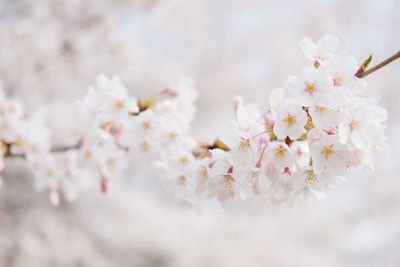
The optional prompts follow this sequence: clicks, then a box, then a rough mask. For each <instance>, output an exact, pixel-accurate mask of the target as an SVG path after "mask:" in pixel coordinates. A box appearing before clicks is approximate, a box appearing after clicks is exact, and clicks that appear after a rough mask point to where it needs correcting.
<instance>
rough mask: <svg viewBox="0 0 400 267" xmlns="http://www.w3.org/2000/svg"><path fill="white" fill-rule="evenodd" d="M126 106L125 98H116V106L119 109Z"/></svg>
mask: <svg viewBox="0 0 400 267" xmlns="http://www.w3.org/2000/svg"><path fill="white" fill-rule="evenodd" d="M124 106H125V101H124V100H121V99H118V100H115V102H114V107H116V108H117V109H122V108H123V107H124Z"/></svg>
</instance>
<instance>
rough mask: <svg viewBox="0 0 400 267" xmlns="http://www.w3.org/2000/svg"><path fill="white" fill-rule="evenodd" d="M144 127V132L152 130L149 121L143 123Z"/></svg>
mask: <svg viewBox="0 0 400 267" xmlns="http://www.w3.org/2000/svg"><path fill="white" fill-rule="evenodd" d="M142 127H143V129H144V130H149V129H150V128H151V123H150V122H148V121H144V122H143V123H142Z"/></svg>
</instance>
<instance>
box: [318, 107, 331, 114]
mask: <svg viewBox="0 0 400 267" xmlns="http://www.w3.org/2000/svg"><path fill="white" fill-rule="evenodd" d="M315 111H316V112H318V113H325V112H328V111H329V109H328V108H326V107H320V106H316V107H315Z"/></svg>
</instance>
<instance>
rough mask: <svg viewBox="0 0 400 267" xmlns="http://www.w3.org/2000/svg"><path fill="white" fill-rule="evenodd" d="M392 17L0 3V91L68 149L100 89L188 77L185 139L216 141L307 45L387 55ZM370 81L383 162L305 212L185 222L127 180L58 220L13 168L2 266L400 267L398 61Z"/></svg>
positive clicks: (367, 11)
mask: <svg viewBox="0 0 400 267" xmlns="http://www.w3.org/2000/svg"><path fill="white" fill-rule="evenodd" d="M399 10H400V2H399V1H395V0H370V1H357V0H352V1H350V0H349V1H340V0H319V1H317V0H306V1H297V0H293V1H278V0H276V1H274V0H251V1H242V0H190V1H188V0H186V1H185V0H131V1H129V0H113V1H106V0H104V1H98V0H64V1H61V0H0V80H1V81H2V83H3V87H4V89H5V91H6V92H7V94H9V95H12V96H16V97H19V98H21V99H22V101H23V102H24V104H25V105H26V106H27V107H28V108H30V109H33V108H35V107H39V106H43V105H45V106H46V108H47V109H48V110H49V111H50V112H49V114H51V116H50V118H49V120H50V124H51V126H52V128H53V129H54V132H55V133H54V142H55V143H68V142H73V140H71V136H72V135H71V133H72V132H73V131H74V128H75V127H76V125H75V124H74V122H75V120H76V119H75V117H74V116H75V115H76V114H74V113H73V109H74V105H75V103H76V100H77V99H79V98H81V97H82V96H83V95H84V94H85V92H86V90H87V87H88V85H90V84H91V83H92V81H93V80H94V78H95V76H96V75H98V74H101V73H103V74H107V75H119V76H120V77H121V79H122V80H123V82H124V83H125V84H126V86H127V87H128V88H129V90H130V92H131V93H132V94H134V95H136V96H137V97H138V98H142V97H146V96H152V95H154V94H156V93H157V92H159V91H160V90H161V89H162V88H164V87H165V86H168V85H170V84H174V83H175V82H176V81H177V80H178V79H180V78H181V77H191V78H193V79H195V80H196V84H197V87H198V89H199V92H200V98H199V100H198V112H197V116H196V119H195V121H194V123H193V129H192V134H193V135H194V136H195V137H196V138H198V139H200V140H207V141H211V140H212V139H213V138H214V137H215V136H216V135H217V134H218V133H220V132H221V131H222V130H223V129H224V127H225V125H226V124H227V122H228V121H229V120H230V119H231V118H232V115H233V114H232V111H231V110H232V109H231V103H232V101H231V100H232V97H233V96H234V95H238V94H239V95H242V96H243V97H244V98H245V99H246V100H247V101H253V102H256V103H257V104H259V105H260V106H261V107H266V106H267V105H268V102H269V99H268V95H269V92H270V91H271V90H272V89H273V88H275V87H278V86H281V85H282V84H283V82H284V80H285V78H286V77H287V76H288V75H293V74H294V75H295V74H299V73H300V72H301V69H302V67H303V66H304V65H305V63H306V62H307V61H306V59H305V57H304V56H303V55H302V53H301V51H300V49H299V46H298V42H299V41H300V40H301V39H302V38H303V37H304V36H309V37H311V38H312V39H313V40H317V39H319V38H320V37H321V36H322V35H324V34H326V33H331V34H335V35H336V36H338V37H339V40H340V43H339V48H340V50H345V51H347V52H348V53H350V54H352V55H354V56H356V57H357V58H358V59H359V61H362V60H364V59H365V58H367V57H368V55H369V54H371V53H372V54H373V55H374V61H373V64H374V63H377V62H379V61H381V60H383V59H384V58H386V57H388V56H390V55H392V54H394V53H395V52H397V51H398V50H399V49H400V35H399V28H400V18H399ZM366 80H367V81H368V83H369V89H368V91H367V92H366V94H368V95H371V96H379V97H380V98H381V101H380V102H381V104H382V105H383V106H384V107H385V108H386V109H388V112H389V119H388V123H387V125H388V129H387V135H388V137H389V141H388V142H389V144H390V151H389V152H388V153H387V154H386V155H384V156H383V157H381V158H378V159H377V161H376V170H375V172H373V173H371V174H367V175H363V176H359V177H354V178H353V179H352V180H351V181H350V182H349V183H346V184H343V185H341V186H339V187H338V188H337V189H336V190H334V191H332V192H329V195H328V199H327V200H326V201H325V202H322V203H316V204H314V205H312V206H308V207H300V206H296V207H292V208H285V207H270V206H265V205H261V204H258V205H257V204H248V205H243V206H241V207H230V208H228V209H223V208H221V207H218V205H216V204H215V203H212V201H210V203H205V205H204V208H203V209H202V210H201V211H200V212H194V211H192V210H186V209H182V208H178V207H175V206H174V205H172V203H170V202H169V201H165V198H164V197H162V194H160V190H161V189H160V188H156V187H154V186H152V185H153V183H151V182H148V180H151V179H153V177H151V175H148V176H147V177H146V176H145V175H140V174H137V175H136V174H135V175H133V174H131V175H128V176H129V177H126V180H128V181H129V183H126V182H121V183H116V184H114V185H113V188H112V190H111V192H110V194H108V195H106V196H103V195H101V194H100V193H98V192H97V191H95V190H94V191H93V192H86V193H85V194H83V195H81V196H80V198H79V199H78V201H77V202H76V203H73V204H63V205H62V206H61V207H58V208H53V207H52V206H51V205H50V204H49V203H48V200H47V199H46V196H45V194H38V193H35V192H34V191H33V188H32V187H33V186H32V181H31V180H32V177H31V174H30V172H29V169H28V168H27V166H26V165H25V164H24V162H21V161H19V160H9V161H7V169H6V172H5V174H4V175H3V179H4V186H3V188H2V189H1V191H0V266H6V267H8V266H15V267H19V266H29V267H36V266H38V267H46V266H52V267H53V266H73V267H81V266H96V267H103V266H104V267H106V266H107V267H108V266H122V267H125V266H149V267H150V266H154V267H156V266H160V267H161V266H162V267H164V266H174V267H175V266H177V267H179V266H400V176H399V169H397V168H398V165H397V164H399V163H400V161H399V154H398V153H400V140H399V139H397V138H398V136H400V120H399V118H398V114H400V105H399V103H400V94H399V90H400V88H399V87H400V62H395V63H392V64H391V65H389V66H387V67H385V68H384V69H382V70H380V71H379V72H377V73H375V74H373V75H371V76H368V77H367V78H366ZM60 117H61V118H62V120H60ZM132 176H133V177H132ZM136 176H137V177H136ZM139 176H140V177H139ZM150 185H151V186H150Z"/></svg>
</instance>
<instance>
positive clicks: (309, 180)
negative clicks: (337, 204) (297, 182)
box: [305, 171, 319, 185]
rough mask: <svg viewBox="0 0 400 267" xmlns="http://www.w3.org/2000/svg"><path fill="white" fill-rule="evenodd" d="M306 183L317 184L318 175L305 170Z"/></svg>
mask: <svg viewBox="0 0 400 267" xmlns="http://www.w3.org/2000/svg"><path fill="white" fill-rule="evenodd" d="M305 180H306V183H307V184H309V185H315V184H318V182H319V180H318V177H317V176H316V175H315V173H314V172H313V171H307V174H306V179H305Z"/></svg>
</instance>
